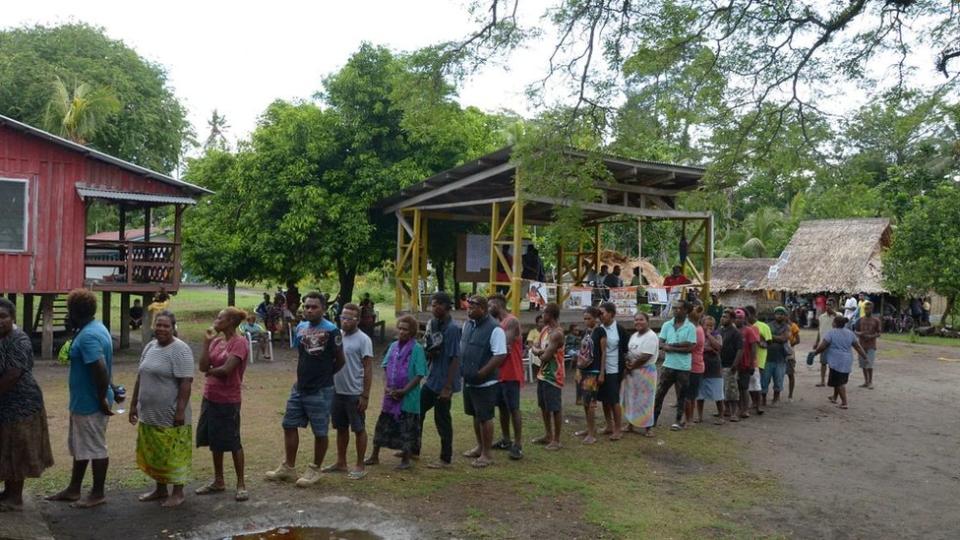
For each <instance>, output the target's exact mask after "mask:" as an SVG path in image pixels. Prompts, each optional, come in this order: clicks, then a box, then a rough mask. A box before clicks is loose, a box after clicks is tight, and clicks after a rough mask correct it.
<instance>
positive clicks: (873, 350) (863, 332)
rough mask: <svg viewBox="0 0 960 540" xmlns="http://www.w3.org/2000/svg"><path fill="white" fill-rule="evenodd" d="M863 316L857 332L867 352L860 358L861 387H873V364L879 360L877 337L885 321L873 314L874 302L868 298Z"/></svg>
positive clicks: (858, 322)
mask: <svg viewBox="0 0 960 540" xmlns="http://www.w3.org/2000/svg"><path fill="white" fill-rule="evenodd" d="M863 309H864V311H863V313H864V314H863V317H861V318H860V320H859V321H857V326H856V334H857V337H858V338H860V345H861V346H862V347H863V350H864V351H866V354H865V355H864V356H863V357H861V358H860V368H861V369H862V370H863V384H861V385H860V388H870V389H872V388H873V366H874V364H876V362H877V339H878V338H879V337H880V330H881V327H882V325H883V323H881V322H880V319H879V318H878V317H875V316H874V315H873V302H871V301H869V300H867V301H866V302H865V303H864V307H863Z"/></svg>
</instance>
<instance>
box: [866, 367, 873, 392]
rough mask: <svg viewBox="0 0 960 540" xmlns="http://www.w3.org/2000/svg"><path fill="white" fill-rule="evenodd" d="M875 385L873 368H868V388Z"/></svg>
mask: <svg viewBox="0 0 960 540" xmlns="http://www.w3.org/2000/svg"><path fill="white" fill-rule="evenodd" d="M872 387H873V368H867V388H872Z"/></svg>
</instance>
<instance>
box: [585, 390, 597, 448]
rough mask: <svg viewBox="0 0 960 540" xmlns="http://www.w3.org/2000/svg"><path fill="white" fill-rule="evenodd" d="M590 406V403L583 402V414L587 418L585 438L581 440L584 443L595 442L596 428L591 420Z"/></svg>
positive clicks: (591, 409) (591, 408) (591, 410)
mask: <svg viewBox="0 0 960 540" xmlns="http://www.w3.org/2000/svg"><path fill="white" fill-rule="evenodd" d="M592 405H593V404H592V403H590V402H587V401H586V400H584V406H583V412H584V416H586V418H587V436H586V437H584V438H583V442H585V443H593V442H596V440H597V426H596V422H595V420H594V418H593V407H592Z"/></svg>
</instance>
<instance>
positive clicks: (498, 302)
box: [487, 294, 523, 460]
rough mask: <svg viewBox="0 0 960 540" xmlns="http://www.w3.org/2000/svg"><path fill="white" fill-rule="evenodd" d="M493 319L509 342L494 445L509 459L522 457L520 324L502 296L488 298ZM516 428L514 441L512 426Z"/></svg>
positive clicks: (502, 365)
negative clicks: (498, 427) (496, 436)
mask: <svg viewBox="0 0 960 540" xmlns="http://www.w3.org/2000/svg"><path fill="white" fill-rule="evenodd" d="M487 305H488V306H489V307H490V316H491V317H493V318H494V319H496V320H497V321H498V322H499V323H500V328H502V329H503V333H504V335H505V337H506V340H507V357H506V359H504V361H503V364H501V365H500V379H499V381H500V384H499V388H500V393H499V394H498V395H497V409H498V410H499V413H500V433H501V435H502V436H501V437H500V440H499V441H497V442H496V443H494V444H493V447H494V448H496V449H497V450H508V451H509V456H510V459H514V460H516V459H521V458H523V443H522V441H523V417H522V415H521V414H520V387H522V386H523V337H522V336H521V335H520V334H521V332H520V321H519V320H517V318H516V317H514V316H513V315H511V314H510V312H508V311H507V299H506V298H504V297H503V295H502V294H495V295H493V296H491V297H489V298H487ZM511 424H512V425H513V439H512V440H511V439H510V426H511Z"/></svg>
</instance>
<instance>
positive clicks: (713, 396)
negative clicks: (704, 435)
mask: <svg viewBox="0 0 960 540" xmlns="http://www.w3.org/2000/svg"><path fill="white" fill-rule="evenodd" d="M703 336H704V345H703V364H704V371H703V380H702V381H701V382H700V391H699V392H698V394H697V421H698V422H703V405H704V402H707V401H713V402H715V403H716V404H717V414H716V417H717V419H716V420H715V421H714V422H713V423H714V424H717V425H720V424H723V401H724V399H725V397H724V395H723V367H722V366H721V362H720V349H721V348H722V347H723V338H722V337H721V335H720V331H719V330H718V329H717V328H716V323H715V322H714V320H713V317H711V316H710V315H705V316H704V317H703Z"/></svg>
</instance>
